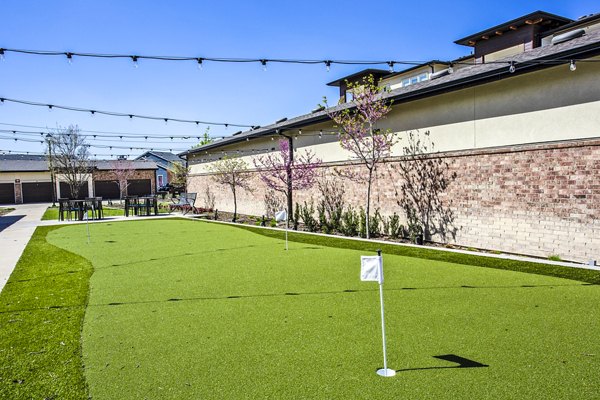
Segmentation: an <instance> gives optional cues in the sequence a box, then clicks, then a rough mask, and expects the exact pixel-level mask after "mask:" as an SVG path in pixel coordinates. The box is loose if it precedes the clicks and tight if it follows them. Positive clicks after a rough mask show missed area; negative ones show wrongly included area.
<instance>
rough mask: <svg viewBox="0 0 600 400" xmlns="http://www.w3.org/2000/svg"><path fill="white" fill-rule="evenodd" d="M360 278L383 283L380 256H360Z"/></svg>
mask: <svg viewBox="0 0 600 400" xmlns="http://www.w3.org/2000/svg"><path fill="white" fill-rule="evenodd" d="M360 280H361V281H374V282H379V283H380V284H382V283H383V263H382V261H381V256H361V257H360Z"/></svg>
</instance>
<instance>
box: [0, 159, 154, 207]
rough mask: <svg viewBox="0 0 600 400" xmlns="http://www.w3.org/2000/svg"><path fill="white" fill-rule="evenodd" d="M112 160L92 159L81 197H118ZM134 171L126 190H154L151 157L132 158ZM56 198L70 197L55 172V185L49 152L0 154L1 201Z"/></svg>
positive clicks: (15, 201)
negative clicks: (40, 154) (142, 158)
mask: <svg viewBox="0 0 600 400" xmlns="http://www.w3.org/2000/svg"><path fill="white" fill-rule="evenodd" d="M113 163H114V161H112V160H93V161H92V162H91V165H90V177H89V178H88V180H87V185H84V186H83V187H82V189H81V192H80V194H79V197H80V198H85V197H90V196H99V197H102V198H104V199H118V198H119V197H120V195H119V186H118V184H117V182H116V177H115V174H114V172H113V171H112V170H113V169H114V165H113ZM131 163H132V164H131V167H132V168H133V169H135V173H134V174H133V176H132V177H131V178H130V179H129V180H128V187H127V194H129V195H146V194H152V193H155V190H154V188H155V187H156V180H155V179H156V178H155V176H156V174H155V171H156V169H157V166H156V164H155V163H154V162H152V161H145V160H138V161H131ZM54 191H55V193H56V198H60V197H66V198H71V197H72V196H71V193H70V188H69V185H68V184H67V183H66V182H65V181H64V180H63V179H61V175H60V172H59V171H58V172H57V174H56V181H55V186H54V187H53V186H52V175H51V173H50V168H49V166H48V160H47V159H46V156H43V155H42V156H38V155H25V154H0V204H21V203H38V202H51V201H52V198H53V196H54Z"/></svg>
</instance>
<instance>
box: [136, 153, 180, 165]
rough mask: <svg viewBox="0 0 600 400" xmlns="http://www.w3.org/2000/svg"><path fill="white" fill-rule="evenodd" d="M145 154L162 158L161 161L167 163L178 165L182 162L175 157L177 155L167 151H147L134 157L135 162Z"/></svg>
mask: <svg viewBox="0 0 600 400" xmlns="http://www.w3.org/2000/svg"><path fill="white" fill-rule="evenodd" d="M147 154H151V155H153V156H155V157H158V158H162V159H163V160H165V161H168V162H179V163H180V162H182V161H183V160H182V159H181V158H179V156H177V154H173V153H170V152H168V151H147V152H145V153H143V154H141V155H140V156H138V157H136V160H139V159H141V158H143V157H145V156H146V155H147Z"/></svg>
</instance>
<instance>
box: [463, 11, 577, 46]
mask: <svg viewBox="0 0 600 400" xmlns="http://www.w3.org/2000/svg"><path fill="white" fill-rule="evenodd" d="M545 21H550V22H554V23H556V24H557V25H566V24H569V23H572V22H574V21H573V20H572V19H570V18H565V17H561V16H560V15H555V14H550V13H547V12H545V11H535V12H532V13H531V14H527V15H523V16H522V17H519V18H515V19H513V20H511V21H508V22H504V23H502V24H500V25H496V26H494V27H491V28H488V29H485V30H483V31H481V32H477V33H474V34H472V35H469V36H467V37H464V38H462V39H458V40H456V41H455V42H454V43H456V44H461V45H463V46H469V47H473V46H475V44H476V43H477V42H478V41H480V40H486V38H487V39H489V38H491V37H494V36H497V35H502V33H503V32H510V31H511V30H516V29H519V28H520V27H522V26H524V25H532V24H539V23H542V22H545Z"/></svg>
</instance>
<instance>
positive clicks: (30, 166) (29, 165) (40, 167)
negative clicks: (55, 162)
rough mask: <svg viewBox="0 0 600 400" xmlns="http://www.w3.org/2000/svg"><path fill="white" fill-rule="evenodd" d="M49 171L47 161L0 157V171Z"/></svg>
mask: <svg viewBox="0 0 600 400" xmlns="http://www.w3.org/2000/svg"><path fill="white" fill-rule="evenodd" d="M43 171H50V168H49V167H48V161H46V160H45V159H44V160H39V159H38V160H31V159H29V160H28V159H10V160H6V159H0V172H43Z"/></svg>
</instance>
